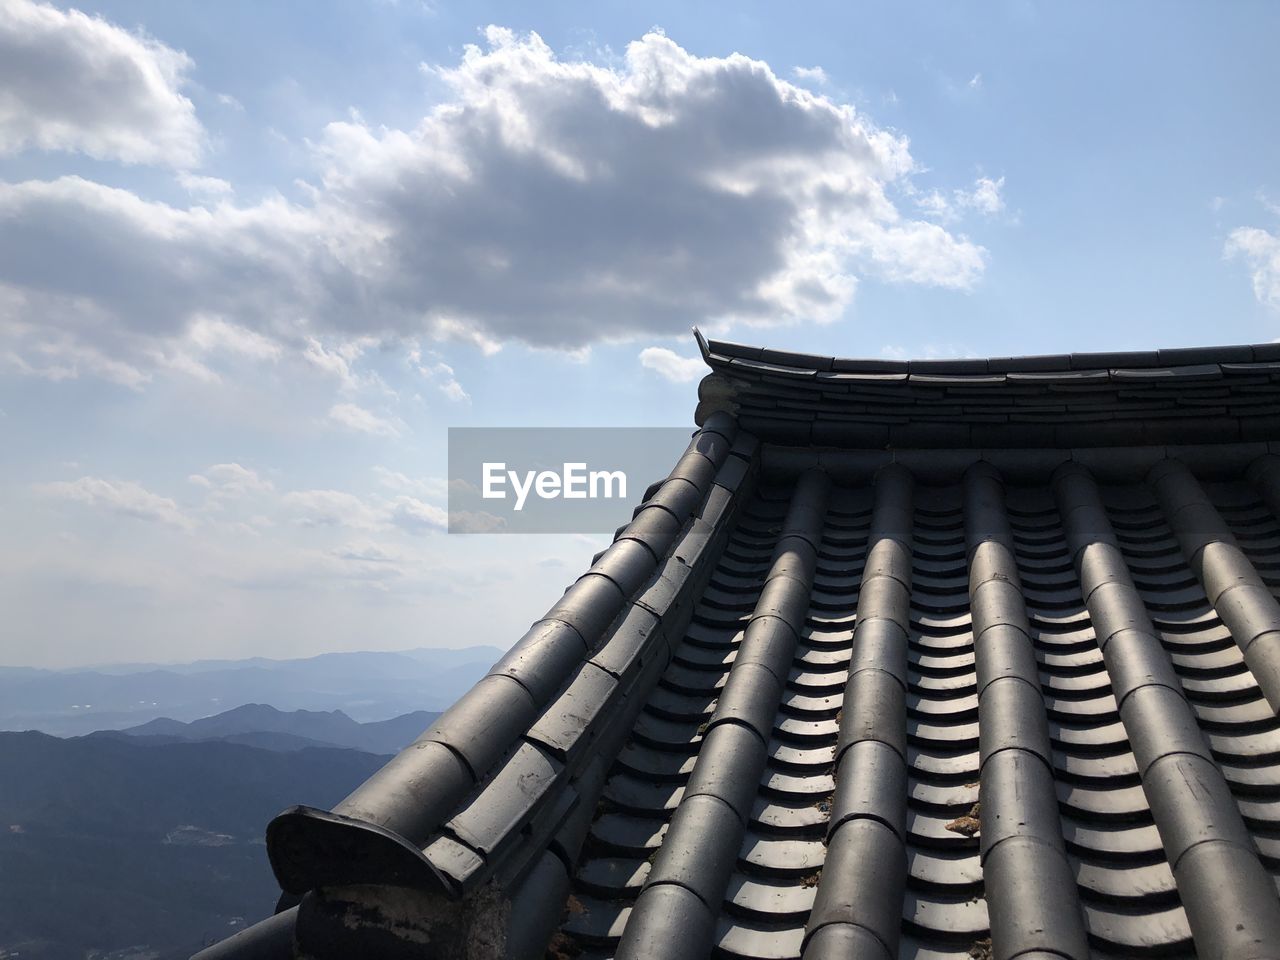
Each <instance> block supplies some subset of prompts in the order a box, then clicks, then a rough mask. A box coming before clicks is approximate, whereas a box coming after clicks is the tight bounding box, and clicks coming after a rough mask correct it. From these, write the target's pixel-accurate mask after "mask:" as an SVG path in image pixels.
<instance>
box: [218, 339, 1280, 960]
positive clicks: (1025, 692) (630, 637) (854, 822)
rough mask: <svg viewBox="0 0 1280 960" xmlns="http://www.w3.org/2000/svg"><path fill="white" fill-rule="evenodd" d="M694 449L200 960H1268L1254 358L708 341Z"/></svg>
mask: <svg viewBox="0 0 1280 960" xmlns="http://www.w3.org/2000/svg"><path fill="white" fill-rule="evenodd" d="M699 343H700V346H701V348H702V353H703V356H704V357H705V359H706V361H707V363H708V364H709V366H710V368H711V372H710V373H709V374H708V375H707V376H706V378H705V379H704V380H703V382H702V384H701V388H700V402H699V405H698V410H697V414H696V421H697V423H698V424H699V426H700V429H699V430H698V432H697V433H696V434H694V437H693V442H692V443H691V444H690V446H689V449H688V452H687V453H685V455H684V456H683V457H682V458H681V459H680V460H679V462H678V463H677V464H676V465H675V468H674V469H673V470H672V471H671V474H670V475H669V477H668V478H667V479H666V480H664V481H662V482H660V483H658V484H655V485H654V486H653V487H652V488H650V489H649V490H648V491H647V493H646V496H645V498H644V501H643V502H642V503H641V504H640V505H639V506H638V507H637V508H636V511H635V514H634V517H633V519H632V520H631V522H630V523H629V524H627V525H626V526H624V527H623V528H622V529H620V530H619V531H618V534H617V537H616V538H615V540H614V543H613V544H612V546H610V547H609V548H608V549H607V550H605V551H604V552H603V553H601V554H600V555H599V556H598V557H597V558H596V562H595V564H594V565H593V566H592V567H591V569H590V570H589V571H587V572H586V573H585V574H584V575H583V576H582V577H581V578H580V579H579V580H578V581H577V582H575V583H574V584H573V585H572V586H571V587H570V588H569V589H568V591H566V593H565V594H564V596H563V597H561V598H560V599H559V600H558V601H557V602H556V603H555V604H554V605H553V606H552V607H551V609H550V610H549V611H548V612H547V614H546V616H545V617H544V618H543V619H541V620H539V621H538V622H537V623H535V624H534V625H533V626H532V627H531V628H530V629H529V631H528V633H527V634H526V635H525V636H524V637H523V638H522V639H521V640H520V641H519V643H517V644H516V645H515V646H514V647H513V648H512V649H511V651H510V653H508V654H507V655H506V656H505V657H504V658H503V659H502V660H501V661H500V662H499V663H498V664H496V665H495V666H494V668H493V670H492V672H491V673H490V674H489V675H488V676H487V677H485V678H484V679H483V680H481V681H480V682H479V683H478V684H476V686H475V687H474V688H472V689H471V690H470V691H468V692H467V693H465V694H464V695H463V696H462V697H461V698H460V699H459V700H458V702H457V704H455V706H454V707H453V708H452V709H450V710H449V711H448V712H447V713H445V714H444V715H443V716H442V717H441V718H440V719H439V721H438V722H437V723H436V724H435V725H434V726H432V727H431V729H429V730H427V731H426V732H425V733H424V734H423V735H422V737H421V738H420V739H419V740H418V741H417V742H416V743H414V744H413V745H412V746H410V747H409V748H408V749H406V750H405V751H404V752H402V753H401V754H400V755H399V756H397V757H396V758H395V759H394V760H392V761H391V762H390V763H389V764H387V766H386V767H385V768H383V769H382V770H381V771H380V772H378V773H377V774H376V775H375V776H373V777H372V778H371V779H370V780H369V781H368V782H367V783H365V784H364V785H363V786H361V787H360V788H359V789H357V790H356V791H355V792H354V793H353V794H352V795H351V796H350V797H348V798H347V799H346V800H344V801H343V802H342V803H341V804H339V805H338V806H337V807H336V808H335V809H334V810H332V811H321V810H314V809H309V808H302V807H298V808H293V809H291V810H287V811H285V812H284V813H282V814H281V815H280V816H279V817H277V818H276V819H275V820H274V821H273V822H272V823H271V825H270V826H269V827H268V831H267V843H268V849H269V852H270V856H271V863H272V866H273V868H274V870H275V873H276V876H277V878H278V879H279V881H280V885H281V887H282V888H283V890H284V891H285V896H284V898H283V900H282V903H281V910H280V912H279V913H277V914H276V916H275V917H274V918H272V919H270V920H267V921H265V922H264V923H262V924H259V925H258V926H257V927H254V928H252V929H250V930H248V931H246V932H245V933H242V934H240V935H239V936H237V937H235V938H233V939H231V940H229V941H226V942H224V943H223V944H220V945H218V946H216V947H213V948H211V949H210V950H208V951H206V952H205V953H203V954H201V955H200V956H201V958H202V960H213V958H234V960H248V958H256V957H260V958H277V957H289V956H297V957H315V958H320V960H329V958H365V957H368V958H410V957H413V958H440V960H446V958H447V960H455V958H473V960H479V958H535V957H544V956H548V957H554V958H565V957H581V958H584V960H595V958H605V957H613V958H617V960H624V958H625V960H640V958H644V960H705V958H708V957H713V956H714V957H733V958H753V960H754V958H800V957H803V958H805V960H836V958H841V960H851V958H878V960H893V958H916V960H926V958H928V960H935V958H955V960H962V958H969V957H974V958H985V957H996V958H1014V957H1017V958H1021V960H1063V958H1071V960H1086V958H1091V957H1092V958H1099V957H1115V958H1121V957H1123V958H1130V957H1148V956H1150V957H1155V956H1160V957H1166V956H1169V957H1194V956H1198V957H1201V958H1206V960H1208V958H1214V960H1218V958H1233V960H1263V958H1271V960H1277V958H1280V899H1278V898H1277V884H1278V882H1280V720H1278V719H1277V710H1278V709H1280V604H1278V603H1277V601H1276V596H1277V592H1278V591H1280V520H1278V518H1280V443H1278V442H1277V438H1280V345H1263V346H1255V347H1249V346H1243V347H1217V348H1208V349H1193V350H1168V351H1166V350H1161V351H1152V352H1148V353H1116V354H1072V355H1070V356H1053V357H1021V358H993V359H989V360H942V361H911V362H904V363H899V362H893V361H866V360H841V359H834V358H831V357H819V356H807V355H799V354H792V353H783V352H778V351H773V350H762V349H759V348H754V347H743V346H737V345H733V344H728V343H720V342H715V341H711V342H708V341H706V340H704V339H702V338H701V337H699Z"/></svg>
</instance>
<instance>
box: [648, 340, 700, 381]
mask: <svg viewBox="0 0 1280 960" xmlns="http://www.w3.org/2000/svg"><path fill="white" fill-rule="evenodd" d="M640 365H641V366H643V367H647V368H648V369H650V370H653V371H654V372H655V373H657V374H658V376H660V377H663V378H665V379H667V380H670V381H671V382H672V383H692V382H693V381H694V380H697V379H699V378H700V377H701V376H702V375H703V374H704V373H706V372H707V365H706V364H705V363H703V362H702V360H701V359H700V358H698V357H682V356H680V354H678V353H676V352H675V351H674V350H668V349H667V348H666V347H645V348H644V349H643V350H641V351H640Z"/></svg>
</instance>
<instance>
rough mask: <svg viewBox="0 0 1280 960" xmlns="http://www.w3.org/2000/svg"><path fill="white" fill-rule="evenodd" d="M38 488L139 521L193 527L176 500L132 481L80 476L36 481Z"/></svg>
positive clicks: (39, 490) (49, 494) (55, 495)
mask: <svg viewBox="0 0 1280 960" xmlns="http://www.w3.org/2000/svg"><path fill="white" fill-rule="evenodd" d="M36 491H37V492H38V493H41V494H44V495H45V496H49V497H54V498H57V499H60V500H70V501H72V502H75V503H82V504H84V505H86V506H89V507H94V508H97V509H101V510H107V511H109V512H111V513H117V514H120V515H121V516H126V517H132V518H134V519H136V520H150V521H153V522H156V523H164V524H168V525H170V526H174V527H181V528H182V529H184V530H186V529H190V528H191V527H192V526H194V523H193V522H192V520H191V518H190V517H188V516H187V515H186V514H185V513H183V512H182V510H181V509H180V508H179V507H178V505H177V504H176V503H175V502H174V501H173V500H171V499H169V498H168V497H162V496H160V495H159V494H157V493H152V492H151V491H150V490H148V489H147V488H146V487H143V486H142V485H141V484H138V483H134V482H133V481H132V480H107V479H104V478H102V477H81V478H80V479H79V480H70V481H68V480H57V481H54V482H52V483H43V484H37V486H36Z"/></svg>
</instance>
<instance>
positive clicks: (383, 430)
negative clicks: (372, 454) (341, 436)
mask: <svg viewBox="0 0 1280 960" xmlns="http://www.w3.org/2000/svg"><path fill="white" fill-rule="evenodd" d="M329 419H330V420H332V421H333V422H334V423H337V424H339V425H341V426H344V427H346V428H347V429H348V430H355V431H356V432H357V433H367V434H369V435H370V436H374V437H398V436H400V428H399V427H398V426H396V425H395V424H394V423H393V422H392V421H390V420H388V419H386V418H385V417H380V416H378V415H377V414H376V413H373V412H372V411H370V410H366V409H365V408H364V407H361V406H357V405H356V404H354V403H337V404H334V405H333V407H332V408H331V409H330V410H329Z"/></svg>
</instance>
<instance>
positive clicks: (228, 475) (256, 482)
mask: <svg viewBox="0 0 1280 960" xmlns="http://www.w3.org/2000/svg"><path fill="white" fill-rule="evenodd" d="M187 479H188V480H189V481H190V482H191V483H193V484H195V485H196V486H198V487H203V488H204V489H205V490H208V491H209V492H210V495H211V496H214V497H218V498H222V499H232V498H239V497H245V496H250V495H252V494H255V493H270V492H271V491H272V490H274V489H275V485H274V484H272V482H271V481H270V480H268V479H266V478H265V477H263V476H261V475H259V473H258V472H257V471H256V470H253V469H251V468H249V467H244V466H241V465H240V464H238V463H215V464H214V465H213V466H211V467H210V468H209V469H208V470H206V471H205V472H204V473H193V474H192V475H191V476H189V477H188V478H187Z"/></svg>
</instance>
